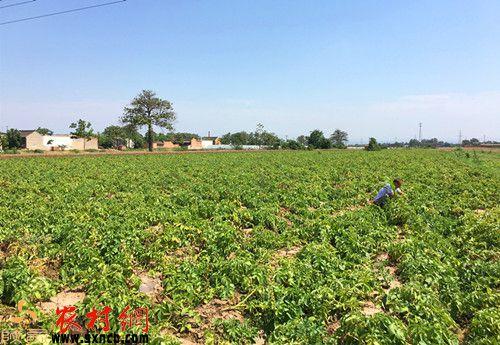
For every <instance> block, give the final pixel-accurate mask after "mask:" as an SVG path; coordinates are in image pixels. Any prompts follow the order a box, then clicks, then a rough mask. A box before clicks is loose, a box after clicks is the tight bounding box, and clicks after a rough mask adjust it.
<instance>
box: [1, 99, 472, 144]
mask: <svg viewBox="0 0 500 345" xmlns="http://www.w3.org/2000/svg"><path fill="white" fill-rule="evenodd" d="M176 118H177V116H176V113H175V112H174V109H173V105H172V103H171V102H170V101H167V100H164V99H162V98H160V97H158V96H157V95H156V93H155V92H153V91H151V90H143V91H142V92H140V93H139V94H138V95H137V96H136V97H134V98H133V99H132V101H131V102H130V104H129V105H128V106H126V107H124V109H123V115H122V116H121V118H120V122H121V125H113V126H108V127H106V128H105V129H104V131H103V132H102V133H95V131H94V129H93V128H92V125H91V124H90V122H87V121H85V120H83V119H80V120H78V121H77V122H74V123H72V124H71V125H70V126H69V127H70V129H71V130H72V131H71V133H70V134H71V135H72V136H73V137H75V138H84V139H86V140H85V141H87V140H90V139H91V138H93V137H97V138H98V140H99V147H102V148H116V147H120V146H127V147H129V146H133V147H134V148H144V147H145V146H147V147H148V149H149V150H150V151H152V150H153V144H154V142H156V141H172V142H174V143H183V142H185V141H189V140H191V139H192V138H199V136H198V135H197V134H195V133H179V132H175V131H174V122H175V120H176ZM155 127H157V128H161V129H162V130H167V131H169V132H168V133H166V134H164V133H156V132H155V131H154V128H155ZM144 128H145V129H146V131H145V134H144V135H143V134H141V133H140V130H141V129H144ZM36 131H37V132H39V133H40V134H42V135H52V134H53V132H52V131H51V130H50V129H48V128H44V127H39V128H38V129H37V130H36ZM0 140H1V143H2V147H3V148H4V149H5V148H9V149H16V148H19V147H21V145H22V138H21V134H20V132H19V131H18V130H16V129H9V130H8V131H7V133H5V134H4V135H2V136H1V138H0ZM347 141H348V133H347V132H346V131H343V130H341V129H335V130H334V131H333V132H332V133H331V134H330V135H329V136H325V134H324V133H323V131H321V130H319V129H315V130H313V131H311V132H310V133H309V135H300V136H298V137H297V138H296V139H288V138H286V139H282V138H280V137H279V136H278V135H276V134H275V133H273V132H269V131H267V130H266V129H265V128H264V125H262V124H261V123H259V124H257V127H256V129H255V131H253V132H246V131H240V132H235V133H226V134H224V135H222V137H221V142H222V144H227V145H232V146H234V147H235V148H241V147H243V146H245V145H258V146H261V147H265V148H270V149H278V148H282V149H291V150H301V149H306V148H307V149H331V148H337V149H344V148H346V143H347ZM480 144H481V143H480V141H479V140H478V139H476V138H472V139H470V140H464V141H463V142H462V145H463V146H479V145H480ZM400 146H404V147H406V146H409V147H441V146H453V145H452V144H449V143H445V142H442V141H439V140H438V139H436V138H432V139H424V140H422V141H418V140H416V139H412V140H410V141H409V142H408V143H391V144H379V143H377V141H376V139H375V138H370V140H369V143H368V145H367V146H366V149H367V150H370V151H376V150H379V149H382V148H384V147H400Z"/></svg>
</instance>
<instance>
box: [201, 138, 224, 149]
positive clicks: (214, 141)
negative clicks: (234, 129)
mask: <svg viewBox="0 0 500 345" xmlns="http://www.w3.org/2000/svg"><path fill="white" fill-rule="evenodd" d="M221 144H222V142H221V139H220V138H219V137H210V136H208V137H203V138H201V146H202V148H207V147H209V146H215V145H221Z"/></svg>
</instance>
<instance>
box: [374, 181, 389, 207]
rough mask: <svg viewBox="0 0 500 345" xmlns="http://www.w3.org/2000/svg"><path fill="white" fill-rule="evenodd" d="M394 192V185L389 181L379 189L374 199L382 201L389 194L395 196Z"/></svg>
mask: <svg viewBox="0 0 500 345" xmlns="http://www.w3.org/2000/svg"><path fill="white" fill-rule="evenodd" d="M393 195H394V192H393V191H392V187H391V185H390V184H389V183H386V185H385V186H384V187H383V188H382V189H381V190H379V192H378V194H377V196H376V197H375V199H373V202H379V201H382V200H383V199H385V198H387V196H393Z"/></svg>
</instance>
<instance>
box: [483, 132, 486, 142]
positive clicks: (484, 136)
mask: <svg viewBox="0 0 500 345" xmlns="http://www.w3.org/2000/svg"><path fill="white" fill-rule="evenodd" d="M484 143H486V135H484V134H483V144H484Z"/></svg>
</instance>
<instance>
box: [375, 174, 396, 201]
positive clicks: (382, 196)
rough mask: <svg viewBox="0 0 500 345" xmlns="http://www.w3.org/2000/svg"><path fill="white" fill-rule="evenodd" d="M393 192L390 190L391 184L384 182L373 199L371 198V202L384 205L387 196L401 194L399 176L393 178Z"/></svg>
mask: <svg viewBox="0 0 500 345" xmlns="http://www.w3.org/2000/svg"><path fill="white" fill-rule="evenodd" d="M393 182H394V187H395V192H394V191H393V190H392V187H391V184H390V183H386V185H385V186H384V187H382V189H381V190H379V192H378V194H377V196H376V197H375V199H373V203H374V204H375V205H378V206H384V205H385V203H386V202H387V200H388V199H389V198H393V197H394V196H395V195H396V194H403V191H402V190H401V185H402V184H403V181H402V180H401V179H400V178H397V179H395V180H394V181H393Z"/></svg>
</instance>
